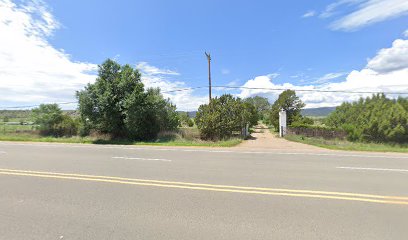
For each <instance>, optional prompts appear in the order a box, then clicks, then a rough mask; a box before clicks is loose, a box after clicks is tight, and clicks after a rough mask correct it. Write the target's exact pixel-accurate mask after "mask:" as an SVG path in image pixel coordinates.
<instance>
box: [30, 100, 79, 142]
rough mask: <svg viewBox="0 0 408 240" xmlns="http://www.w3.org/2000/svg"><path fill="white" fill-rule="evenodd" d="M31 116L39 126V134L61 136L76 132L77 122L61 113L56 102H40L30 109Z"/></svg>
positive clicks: (71, 134)
mask: <svg viewBox="0 0 408 240" xmlns="http://www.w3.org/2000/svg"><path fill="white" fill-rule="evenodd" d="M32 118H33V119H34V123H35V124H37V125H38V126H39V130H40V134H41V135H52V136H55V137H62V136H73V135H76V134H77V130H78V123H77V122H75V121H74V120H73V119H72V118H71V117H70V116H69V115H66V114H63V112H62V110H61V108H60V107H59V106H58V104H41V105H40V106H39V107H38V108H35V109H33V110H32Z"/></svg>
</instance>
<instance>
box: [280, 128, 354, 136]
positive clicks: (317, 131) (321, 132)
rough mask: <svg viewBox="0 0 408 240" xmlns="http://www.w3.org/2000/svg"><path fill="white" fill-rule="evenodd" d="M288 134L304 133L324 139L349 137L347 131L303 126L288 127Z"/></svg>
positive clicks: (304, 134) (303, 134)
mask: <svg viewBox="0 0 408 240" xmlns="http://www.w3.org/2000/svg"><path fill="white" fill-rule="evenodd" d="M286 133H287V134H293V135H302V136H305V137H321V138H324V139H334V138H338V139H345V138H346V137H347V133H346V132H345V131H341V130H329V129H321V128H302V127H295V128H291V127H288V128H287V129H286Z"/></svg>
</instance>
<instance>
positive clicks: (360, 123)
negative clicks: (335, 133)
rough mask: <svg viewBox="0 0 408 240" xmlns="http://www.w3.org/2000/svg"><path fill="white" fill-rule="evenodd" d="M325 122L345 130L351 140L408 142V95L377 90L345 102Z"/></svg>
mask: <svg viewBox="0 0 408 240" xmlns="http://www.w3.org/2000/svg"><path fill="white" fill-rule="evenodd" d="M325 124H326V125H327V126H329V127H334V128H337V129H342V130H345V131H346V132H347V135H348V140H351V141H364V142H377V143H381V142H394V143H403V142H407V141H408V99H407V98H401V97H400V98H398V99H390V98H387V97H386V96H385V95H384V94H376V95H373V96H371V97H367V98H360V100H358V101H356V102H352V103H343V104H342V105H341V106H339V107H337V108H336V110H335V111H334V112H332V113H331V114H330V115H329V116H328V118H327V119H326V121H325Z"/></svg>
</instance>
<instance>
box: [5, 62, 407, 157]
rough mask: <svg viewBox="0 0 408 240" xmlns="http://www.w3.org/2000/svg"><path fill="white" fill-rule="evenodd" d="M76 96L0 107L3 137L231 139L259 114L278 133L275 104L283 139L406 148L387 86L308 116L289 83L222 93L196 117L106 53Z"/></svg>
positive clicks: (403, 105) (225, 143)
mask: <svg viewBox="0 0 408 240" xmlns="http://www.w3.org/2000/svg"><path fill="white" fill-rule="evenodd" d="M76 96H77V99H78V103H79V104H78V109H77V110H69V111H66V110H65V111H64V110H62V109H61V108H60V107H59V106H58V105H57V104H42V105H40V106H39V107H37V108H35V109H32V110H20V111H18V110H10V111H7V110H1V111H0V140H10V141H38V142H66V143H99V144H143V145H161V146H215V147H229V146H234V145H237V144H239V143H240V142H241V141H242V140H243V139H244V138H245V137H247V136H248V133H250V132H251V128H253V127H254V126H255V125H257V124H258V122H261V123H262V124H265V125H267V126H268V127H269V129H271V131H274V132H275V133H276V132H277V131H279V111H280V110H285V111H286V115H287V125H288V128H289V130H290V129H292V130H291V131H288V132H290V133H291V134H289V135H288V136H286V138H287V139H288V140H291V141H297V142H302V143H307V144H311V145H316V146H320V147H325V148H330V149H343V150H363V151H397V152H408V150H407V147H408V99H407V98H399V99H389V98H387V97H386V96H385V95H384V94H377V95H373V96H372V97H367V98H365V99H363V98H361V99H360V100H359V101H357V102H352V103H343V104H342V105H341V106H339V107H337V108H336V109H335V110H334V111H333V109H328V110H330V112H331V113H330V114H329V115H328V116H313V117H307V116H304V115H302V112H307V111H305V110H304V109H303V108H304V107H305V104H304V103H303V102H302V101H301V100H300V98H299V97H298V96H297V95H296V92H295V91H293V90H286V91H283V92H282V93H281V94H280V95H279V97H278V98H277V100H276V101H275V102H273V103H272V104H271V103H270V102H269V101H268V99H267V98H265V97H260V96H254V97H250V98H246V99H240V98H237V97H234V96H233V95H230V94H224V95H221V96H219V97H215V98H213V99H212V100H211V101H210V103H208V104H203V105H201V106H200V107H199V108H198V111H197V112H196V113H195V117H194V118H193V117H192V116H191V115H189V113H187V112H178V111H176V106H175V105H174V104H173V103H172V102H171V101H170V100H169V99H166V98H164V97H163V95H162V94H161V92H160V89H159V88H145V86H144V84H143V83H142V81H141V74H140V72H139V71H138V70H137V69H134V68H132V67H131V66H130V65H127V64H126V65H120V64H119V63H117V62H115V61H113V60H110V59H108V60H106V61H105V62H104V63H102V64H101V65H99V70H98V77H97V79H96V81H95V83H93V84H88V85H87V86H86V87H85V88H84V89H83V90H81V91H78V92H77V93H76ZM326 112H327V111H326ZM293 129H296V131H293ZM310 133H312V136H313V137H312V136H311V134H310ZM327 133H329V134H327ZM337 133H338V134H337ZM296 134H297V135H296ZM322 137H324V138H325V139H323V138H322ZM336 137H339V138H341V139H336Z"/></svg>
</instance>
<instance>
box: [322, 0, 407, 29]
mask: <svg viewBox="0 0 408 240" xmlns="http://www.w3.org/2000/svg"><path fill="white" fill-rule="evenodd" d="M344 13H346V14H344ZM406 14H408V1H406V0H338V1H336V2H334V3H331V4H329V5H328V6H327V7H326V9H325V11H323V12H322V13H321V14H320V15H319V16H320V17H321V18H329V17H332V16H335V15H342V17H340V18H338V19H337V20H335V21H334V22H333V23H332V24H331V25H330V28H331V29H333V30H342V31H353V30H356V29H359V28H362V27H365V26H368V25H371V24H373V23H377V22H382V21H385V20H389V19H392V18H396V17H400V16H403V15H406Z"/></svg>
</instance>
